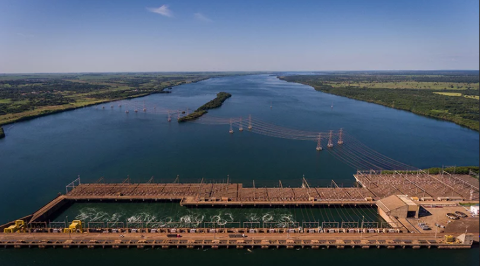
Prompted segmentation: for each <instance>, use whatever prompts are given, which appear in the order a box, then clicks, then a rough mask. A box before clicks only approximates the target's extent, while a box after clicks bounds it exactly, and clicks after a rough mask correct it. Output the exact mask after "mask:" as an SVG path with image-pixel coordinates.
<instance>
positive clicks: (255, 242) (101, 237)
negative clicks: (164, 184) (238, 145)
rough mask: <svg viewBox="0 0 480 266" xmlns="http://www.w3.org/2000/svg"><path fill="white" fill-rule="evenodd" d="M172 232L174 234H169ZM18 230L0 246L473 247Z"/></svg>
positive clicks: (368, 239)
mask: <svg viewBox="0 0 480 266" xmlns="http://www.w3.org/2000/svg"><path fill="white" fill-rule="evenodd" d="M170 235H171V234H170ZM168 236H169V234H162V233H124V234H121V233H71V234H67V233H55V234H52V233H15V234H0V247H5V248H9V247H14V248H23V247H27V248H28V247H39V248H81V247H87V248H122V247H126V248H130V247H134V248H135V247H136V248H313V249H317V248H339V249H343V248H364V249H368V248H382V247H384V248H390V249H393V248H413V249H419V248H422V247H423V248H431V247H435V248H440V249H464V248H470V247H471V245H472V240H470V238H469V237H468V235H467V237H465V235H464V234H462V235H460V236H459V237H458V238H457V241H455V242H452V243H447V242H445V238H444V236H440V235H438V236H437V235H436V234H434V233H429V234H402V233H398V234H358V233H357V234H348V233H325V234H323V233H292V234H287V233H245V234H231V233H230V234H229V233H182V234H175V235H174V237H168Z"/></svg>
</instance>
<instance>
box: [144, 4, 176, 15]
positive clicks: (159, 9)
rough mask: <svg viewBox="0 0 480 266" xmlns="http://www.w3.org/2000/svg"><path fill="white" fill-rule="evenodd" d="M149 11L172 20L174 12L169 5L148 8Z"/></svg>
mask: <svg viewBox="0 0 480 266" xmlns="http://www.w3.org/2000/svg"><path fill="white" fill-rule="evenodd" d="M147 10H148V11H150V12H152V13H156V14H160V15H162V16H165V17H169V18H172V17H173V12H172V10H170V9H168V6H167V5H163V6H161V7H148V8H147Z"/></svg>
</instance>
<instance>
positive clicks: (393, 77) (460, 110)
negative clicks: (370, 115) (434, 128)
mask: <svg viewBox="0 0 480 266" xmlns="http://www.w3.org/2000/svg"><path fill="white" fill-rule="evenodd" d="M279 78H280V79H283V80H286V81H290V82H298V83H302V84H306V85H310V86H312V87H314V88H315V90H318V91H322V92H325V93H330V94H335V95H339V96H344V97H348V98H352V99H356V100H361V101H366V102H371V103H376V104H380V105H384V106H387V107H391V108H395V109H400V110H406V111H410V112H412V113H415V114H419V115H423V116H427V117H433V118H437V119H442V120H447V121H451V122H454V123H456V124H459V125H462V126H465V127H468V128H470V129H473V130H476V131H479V126H480V125H479V119H480V114H479V106H478V100H479V89H478V79H479V76H478V71H465V72H461V71H457V72H448V73H445V74H435V75H418V74H417V73H416V72H412V73H408V74H383V73H382V75H379V74H375V73H372V74H365V73H362V74H358V73H350V74H345V73H344V74H329V75H303V76H302V75H297V76H285V77H279ZM445 87H446V88H447V89H445ZM439 90H441V91H439ZM462 96H463V97H462Z"/></svg>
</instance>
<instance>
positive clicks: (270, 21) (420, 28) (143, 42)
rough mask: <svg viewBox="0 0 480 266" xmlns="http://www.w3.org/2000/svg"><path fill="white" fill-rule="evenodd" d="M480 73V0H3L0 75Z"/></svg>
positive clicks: (0, 23)
mask: <svg viewBox="0 0 480 266" xmlns="http://www.w3.org/2000/svg"><path fill="white" fill-rule="evenodd" d="M437 69H441V70H447V69H475V70H477V69H479V2H478V0H459V1H456V0H451V1H448V0H414V1H409V0H402V1H385V0H380V1H375V0H364V1H356V0H355V1H351V0H313V1H308V0H303V1H293V0H292V1H281V0H275V1H270V0H261V1H251V0H239V1H234V0H228V1H225V0H219V1H197V0H185V1H176V0H165V1H164V0H159V1H150V0H149V1H121V0H110V1H107V0H94V1H90V0H80V1H77V0H68V1H61V0H58V1H54V0H44V1H37V0H31V1H25V0H0V73H51V72H156V71H322V70H331V71H334V70H437Z"/></svg>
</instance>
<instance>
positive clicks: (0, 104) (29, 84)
mask: <svg viewBox="0 0 480 266" xmlns="http://www.w3.org/2000/svg"><path fill="white" fill-rule="evenodd" d="M217 76H218V74H212V75H205V74H182V75H179V74H177V75H173V74H143V75H141V74H138V75H133V74H132V75H129V74H90V75H82V74H78V75H77V76H71V75H65V76H55V75H40V76H35V78H33V77H29V78H23V77H16V76H5V77H2V79H0V89H2V90H1V94H0V98H1V99H2V100H1V101H0V126H2V125H7V124H12V123H15V122H20V121H26V120H30V119H34V118H38V117H41V116H45V115H50V114H55V113H59V112H64V111H70V110H74V109H78V108H83V107H88V106H92V105H97V104H102V103H107V102H112V101H119V100H125V99H132V98H138V97H144V96H147V95H151V94H156V93H170V92H171V91H170V90H171V89H172V88H173V87H176V86H179V85H184V84H189V83H196V82H199V81H203V80H206V79H209V78H212V77H217ZM0 128H1V127H0ZM3 137H5V134H4V133H3V130H2V134H0V138H3Z"/></svg>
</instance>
